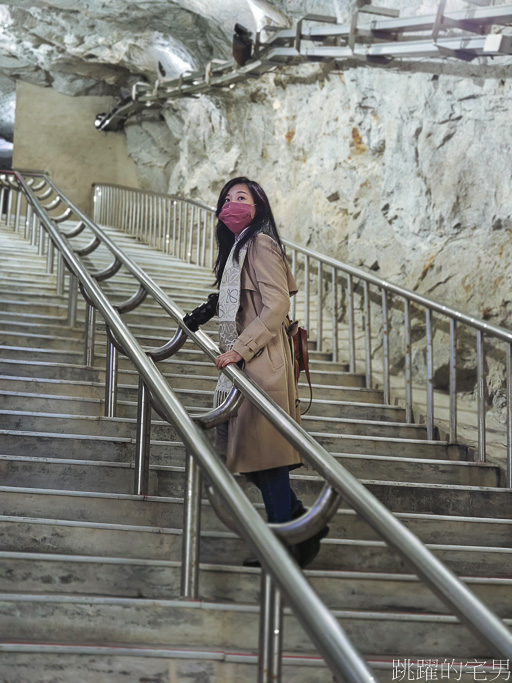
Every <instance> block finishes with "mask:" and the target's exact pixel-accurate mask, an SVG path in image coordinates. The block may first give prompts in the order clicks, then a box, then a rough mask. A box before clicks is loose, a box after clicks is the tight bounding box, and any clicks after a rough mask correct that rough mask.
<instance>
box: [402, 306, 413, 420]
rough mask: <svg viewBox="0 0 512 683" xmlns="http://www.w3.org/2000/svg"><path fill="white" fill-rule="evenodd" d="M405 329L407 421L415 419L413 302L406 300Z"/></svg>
mask: <svg viewBox="0 0 512 683" xmlns="http://www.w3.org/2000/svg"><path fill="white" fill-rule="evenodd" d="M404 329H405V338H404V342H405V421H406V422H408V423H411V422H412V421H413V412H412V341H411V304H410V303H409V300H408V299H405V301H404Z"/></svg>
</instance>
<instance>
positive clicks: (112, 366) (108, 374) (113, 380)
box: [105, 339, 118, 417]
mask: <svg viewBox="0 0 512 683" xmlns="http://www.w3.org/2000/svg"><path fill="white" fill-rule="evenodd" d="M117 366H118V353H117V349H116V347H115V346H114V344H113V343H112V342H111V341H110V339H107V359H106V367H105V417H115V416H116V411H117Z"/></svg>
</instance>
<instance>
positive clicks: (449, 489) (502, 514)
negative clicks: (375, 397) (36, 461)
mask: <svg viewBox="0 0 512 683" xmlns="http://www.w3.org/2000/svg"><path fill="white" fill-rule="evenodd" d="M15 436H16V437H18V438H15V439H13V443H12V448H11V449H9V450H8V449H7V448H2V451H1V452H2V453H4V454H8V455H9V456H21V457H26V456H25V453H26V452H31V453H32V454H33V456H34V457H43V458H44V457H46V458H47V457H51V458H52V460H53V459H55V460H57V462H55V463H53V462H52V461H50V463H49V464H46V465H44V464H41V469H43V470H45V471H48V468H50V465H52V466H54V469H57V468H59V467H61V468H62V467H63V464H62V463H60V462H59V456H60V459H64V460H70V461H71V462H70V463H69V467H70V468H71V469H70V470H69V471H68V472H67V474H66V476H67V477H72V471H73V470H72V467H73V461H74V460H80V461H82V462H81V463H77V465H78V466H82V467H84V468H85V467H91V468H93V467H94V466H93V465H85V464H84V463H83V461H84V460H87V461H96V462H102V463H111V462H114V463H122V462H125V463H131V462H132V461H133V459H134V443H133V442H132V441H129V440H126V439H125V440H122V439H120V438H111V439H109V440H104V441H103V442H102V440H101V439H98V438H94V437H92V438H91V437H88V438H87V437H82V438H81V439H80V446H81V447H80V449H76V447H75V448H73V447H74V446H75V444H73V443H72V442H71V439H70V438H69V437H68V436H67V435H65V436H64V438H62V439H58V438H55V437H53V439H52V437H46V439H47V442H46V443H45V442H44V439H45V437H44V435H40V434H37V433H36V434H32V435H31V437H27V435H26V434H23V433H18V434H16V435H15ZM30 439H32V444H33V450H32V451H27V445H28V444H30ZM36 439H37V441H36ZM3 440H4V439H3V438H2V441H3ZM24 441H25V442H27V443H26V444H25V443H23V442H24ZM40 441H42V442H43V443H42V444H39V442H40ZM20 442H21V443H22V446H21V447H20V445H19V444H20ZM0 445H2V444H0ZM57 446H58V447H60V449H61V451H60V453H59V452H58V451H57V448H56V447H57ZM36 447H37V448H38V451H36ZM66 447H67V450H66ZM152 447H153V449H154V451H156V452H158V449H160V452H159V453H158V455H159V456H160V459H159V462H169V459H170V456H169V454H170V453H171V450H175V449H176V450H177V451H178V453H179V454H180V455H181V454H182V453H183V446H181V445H180V444H178V443H173V442H168V443H163V442H160V443H154V444H152ZM16 449H19V452H18V453H16V452H14V451H15V450H16ZM44 449H46V454H45V450H44ZM87 449H88V450H89V452H87ZM73 453H76V455H75V457H72V458H70V456H72V455H73ZM48 454H50V455H48ZM77 456H78V457H77ZM98 456H99V457H98ZM109 456H110V457H109ZM156 457H157V458H158V456H156ZM171 457H172V456H171ZM99 458H101V459H99ZM6 462H7V461H6ZM153 462H154V460H153ZM4 467H6V468H7V465H4ZM13 467H14V464H13ZM103 467H107V466H106V465H103ZM120 471H122V470H120ZM102 472H103V473H104V475H105V479H106V482H104V483H101V482H99V483H97V484H96V488H95V489H94V490H97V489H98V488H99V489H100V490H101V486H105V487H107V490H108V481H109V479H108V477H107V475H108V474H109V472H108V470H102ZM153 472H155V473H157V474H158V476H157V479H156V481H157V485H158V490H157V493H158V495H161V496H166V497H169V496H170V497H182V496H183V490H184V467H183V466H181V465H163V464H159V465H154V466H153ZM13 476H14V475H13ZM16 476H22V475H17V474H16ZM45 476H46V480H48V478H49V475H45ZM90 476H92V474H91V475H90ZM126 477H127V480H126V481H127V484H128V483H129V475H128V474H126ZM291 480H292V486H293V488H294V489H295V491H296V493H297V495H298V496H299V497H300V498H301V499H302V500H303V501H304V503H305V504H306V505H311V504H312V503H313V501H314V500H315V499H316V497H317V496H318V495H319V493H320V490H321V485H322V481H321V479H320V478H319V477H316V476H314V475H311V474H292V475H291ZM18 481H19V483H20V484H22V485H23V486H34V487H36V488H40V487H41V486H43V487H44V483H41V485H40V484H39V483H38V481H37V480H35V481H30V477H27V478H25V479H23V481H20V480H19V479H18ZM44 481H45V479H44V478H43V477H41V482H44ZM363 483H364V484H365V485H366V486H367V488H368V489H369V490H370V491H371V492H372V493H374V495H376V496H377V498H378V499H379V500H381V502H383V503H384V504H385V505H386V506H387V507H388V508H389V509H390V510H392V511H394V512H412V513H423V514H438V515H450V514H453V513H454V512H456V513H457V514H459V515H463V516H469V515H477V516H480V517H490V518H492V517H495V518H506V519H509V518H511V517H512V509H510V503H511V502H512V491H511V490H510V489H501V488H494V487H483V486H461V485H455V484H432V483H428V482H400V481H378V480H363ZM13 485H14V483H13ZM75 485H76V486H78V484H75ZM130 490H131V488H130V489H128V490H127V491H125V492H126V493H128V492H129V491H130ZM248 495H249V497H250V498H251V499H252V500H254V501H255V502H259V501H260V496H259V492H257V491H256V490H255V489H252V488H250V489H249V491H248ZM486 502H487V505H486Z"/></svg>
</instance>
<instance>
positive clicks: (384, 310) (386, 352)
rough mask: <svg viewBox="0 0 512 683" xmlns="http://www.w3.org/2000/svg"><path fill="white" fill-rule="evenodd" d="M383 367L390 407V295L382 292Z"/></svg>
mask: <svg viewBox="0 0 512 683" xmlns="http://www.w3.org/2000/svg"><path fill="white" fill-rule="evenodd" d="M382 355H383V358H382V365H383V371H384V376H383V380H384V403H385V404H386V405H389V404H390V402H391V392H390V387H389V317H388V293H387V291H386V290H385V289H383V290H382Z"/></svg>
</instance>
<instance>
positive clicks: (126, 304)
mask: <svg viewBox="0 0 512 683" xmlns="http://www.w3.org/2000/svg"><path fill="white" fill-rule="evenodd" d="M147 295H148V292H147V290H146V288H145V287H144V286H143V285H140V286H139V289H138V290H137V291H136V292H135V293H134V294H132V296H131V297H130V298H129V299H126V301H123V302H122V303H120V304H116V308H117V310H118V311H119V313H129V312H130V311H134V310H135V309H136V308H138V307H139V306H140V305H141V304H142V303H143V302H144V301H145V299H146V297H147Z"/></svg>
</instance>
